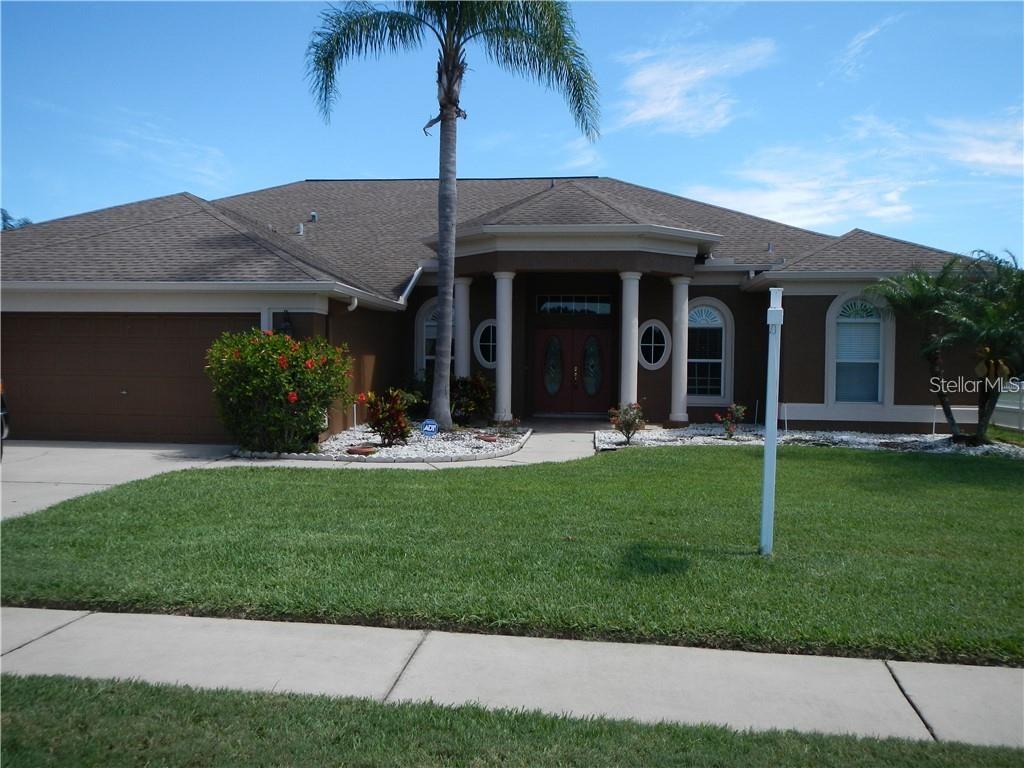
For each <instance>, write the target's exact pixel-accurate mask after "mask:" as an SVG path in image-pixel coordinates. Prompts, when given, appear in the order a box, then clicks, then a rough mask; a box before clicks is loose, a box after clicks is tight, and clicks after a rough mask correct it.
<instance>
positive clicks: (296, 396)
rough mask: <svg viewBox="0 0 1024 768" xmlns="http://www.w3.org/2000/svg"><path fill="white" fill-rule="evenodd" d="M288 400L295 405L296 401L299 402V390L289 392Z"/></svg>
mask: <svg viewBox="0 0 1024 768" xmlns="http://www.w3.org/2000/svg"><path fill="white" fill-rule="evenodd" d="M288 402H289V403H291V404H292V405H295V403H297V402H299V393H298V392H289V393H288Z"/></svg>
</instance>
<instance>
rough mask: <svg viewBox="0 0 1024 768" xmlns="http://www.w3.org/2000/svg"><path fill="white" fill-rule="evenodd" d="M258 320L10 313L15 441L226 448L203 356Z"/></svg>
mask: <svg viewBox="0 0 1024 768" xmlns="http://www.w3.org/2000/svg"><path fill="white" fill-rule="evenodd" d="M258 325H259V315H258V314H224V315H221V314H209V315H186V314H160V315H156V314H105V313H104V314H91V313H90V314H65V313H62V314H42V313H34V312H32V313H28V312H26V313H4V315H3V318H2V334H3V338H2V343H3V347H2V370H0V376H2V377H3V383H4V392H5V393H6V395H7V404H8V407H9V409H10V412H11V438H15V439H40V440H129V441H168V442H225V441H226V440H227V436H226V435H225V433H224V430H223V428H222V427H221V424H220V420H219V418H218V415H217V408H216V403H215V402H214V399H213V393H212V391H211V388H210V382H209V379H207V378H206V373H205V371H204V370H203V366H204V363H205V361H204V358H205V355H206V350H207V348H208V347H209V346H210V343H211V342H212V341H213V339H214V338H216V337H217V336H218V335H219V334H220V333H221V332H222V331H225V330H231V331H241V330H246V329H249V328H252V327H254V326H258Z"/></svg>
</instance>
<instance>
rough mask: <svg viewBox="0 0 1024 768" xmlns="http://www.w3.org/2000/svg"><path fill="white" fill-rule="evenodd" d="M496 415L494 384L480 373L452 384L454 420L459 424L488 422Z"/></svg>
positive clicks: (456, 380)
mask: <svg viewBox="0 0 1024 768" xmlns="http://www.w3.org/2000/svg"><path fill="white" fill-rule="evenodd" d="M493 415H494V382H492V381H491V380H490V379H488V378H487V377H486V376H484V375H483V374H482V373H478V374H476V375H475V376H467V377H464V378H459V379H455V380H454V381H453V382H452V419H454V420H455V422H456V423H457V424H470V423H472V422H474V421H487V420H489V419H490V418H491V416H493Z"/></svg>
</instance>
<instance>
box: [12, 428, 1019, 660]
mask: <svg viewBox="0 0 1024 768" xmlns="http://www.w3.org/2000/svg"><path fill="white" fill-rule="evenodd" d="M760 473H761V450H760V449H759V448H752V447H715V446H711V447H684V448H647V449H636V450H626V451H620V452H617V453H614V454H602V455H599V456H595V457H593V458H590V459H585V460H582V461H578V462H572V463H569V464H547V465H534V466H525V467H519V468H512V469H485V468H477V469H458V470H446V471H441V472H410V471H403V470H372V471H360V470H352V469H346V470H340V471H330V470H315V469H290V468H289V469H272V468H236V469H224V470H191V471H186V472H178V473H172V474H166V475H161V476H158V477H154V478H150V479H148V480H143V481H139V482H135V483H130V484H128V485H124V486H120V487H117V488H113V489H111V490H109V491H104V492H102V493H97V494H94V495H91V496H87V497H83V498H79V499H73V500H71V501H67V502H64V503H62V504H59V505H57V506H55V507H52V508H51V509H49V510H46V511H44V512H40V513H37V514H33V515H29V516H27V517H24V518H19V519H14V520H10V521H8V522H5V523H3V526H2V534H3V535H2V540H3V541H2V601H3V603H4V604H5V605H24V606H46V607H66V608H87V609H98V610H113V611H140V612H168V613H191V614H197V615H207V616H238V617H254V618H255V617H258V618H269V619H299V620H308V621H327V622H338V623H365V624H375V625H382V626H402V627H432V628H441V629H460V630H467V631H480V632H494V633H510V634H534V635H548V636H556V637H583V638H603V639H613V640H630V641H645V642H658V643H679V644H688V645H702V646H710V647H722V648H743V649H749V650H770V651H782V652H799V653H828V654H840V655H853V656H873V657H886V658H900V659H916V660H935V661H952V662H971V663H999V664H1012V665H1021V664H1022V663H1024V613H1022V611H1021V605H1024V579H1021V572H1022V554H1024V514H1022V499H1024V464H1022V463H1021V462H1020V461H1014V460H1012V459H1007V458H1002V457H972V456H955V455H922V454H895V453H877V452H867V451H856V450H847V449H840V448H832V449H823V448H810V447H796V446H788V447H784V448H782V449H781V450H780V458H779V473H780V474H779V483H778V487H779V494H778V507H777V526H776V551H775V557H774V558H773V559H770V560H769V559H764V558H761V557H758V556H757V555H756V546H757V525H758V503H759V498H760V479H761V474H760Z"/></svg>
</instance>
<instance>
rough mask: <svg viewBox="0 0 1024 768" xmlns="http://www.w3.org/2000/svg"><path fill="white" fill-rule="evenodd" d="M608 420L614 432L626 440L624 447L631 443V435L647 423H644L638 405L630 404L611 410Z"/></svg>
mask: <svg viewBox="0 0 1024 768" xmlns="http://www.w3.org/2000/svg"><path fill="white" fill-rule="evenodd" d="M608 419H609V421H611V423H612V427H613V428H614V429H615V431H616V432H618V433H619V434H621V435H622V436H623V437H624V438H626V445H630V444H631V443H632V442H633V435H635V434H636V433H637V432H639V431H641V430H642V429H643V428H644V427H645V426H647V422H646V421H644V412H643V409H642V408H641V407H640V404H639V403H630V404H629V405H624V406H622V408H612V409H611V410H610V411H608Z"/></svg>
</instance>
